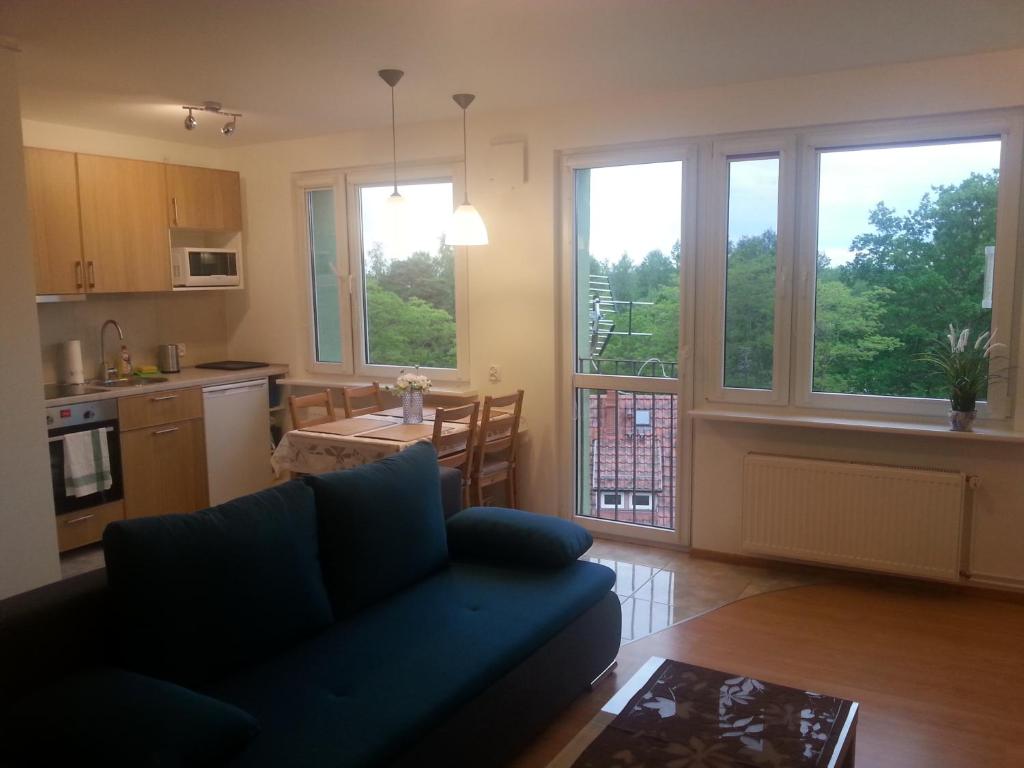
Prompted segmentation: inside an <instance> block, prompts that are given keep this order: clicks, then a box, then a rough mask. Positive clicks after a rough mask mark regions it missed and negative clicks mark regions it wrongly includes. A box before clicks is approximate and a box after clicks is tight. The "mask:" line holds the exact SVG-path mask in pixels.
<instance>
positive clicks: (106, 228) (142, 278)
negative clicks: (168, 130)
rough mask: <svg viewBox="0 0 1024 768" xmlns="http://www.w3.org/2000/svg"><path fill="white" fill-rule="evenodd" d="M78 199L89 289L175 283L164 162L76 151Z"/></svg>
mask: <svg viewBox="0 0 1024 768" xmlns="http://www.w3.org/2000/svg"><path fill="white" fill-rule="evenodd" d="M78 199H79V205H80V209H81V216H82V255H83V257H84V261H85V273H86V285H87V288H88V290H89V291H91V292H95V293H127V292H133V291H168V290H170V289H171V261H170V260H171V254H170V240H169V236H168V226H167V205H166V201H167V182H166V179H165V178H164V165H163V163H152V162H148V161H143V160H124V159H122V158H116V157H99V156H97V155H78Z"/></svg>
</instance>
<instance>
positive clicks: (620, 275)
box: [564, 148, 692, 543]
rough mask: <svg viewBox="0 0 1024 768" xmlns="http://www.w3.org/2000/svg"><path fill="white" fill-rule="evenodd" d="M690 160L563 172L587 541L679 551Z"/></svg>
mask: <svg viewBox="0 0 1024 768" xmlns="http://www.w3.org/2000/svg"><path fill="white" fill-rule="evenodd" d="M689 157H690V154H689V153H688V152H686V151H685V150H681V149H679V148H673V149H671V150H659V151H645V152H643V153H642V154H639V155H638V154H637V153H630V154H622V153H617V154H615V155H605V156H602V155H591V156H587V157H584V156H574V157H570V158H569V159H568V162H567V165H566V169H565V176H564V178H565V182H566V184H567V187H568V190H569V195H568V199H567V200H566V203H567V207H568V210H569V211H571V216H569V217H567V219H566V226H567V230H568V231H567V237H566V245H567V248H568V255H569V256H570V257H571V262H572V263H571V267H570V268H569V269H568V272H569V275H568V276H569V280H568V281H567V282H568V283H569V284H570V285H569V292H570V294H571V295H570V297H569V298H570V302H569V303H570V304H571V307H572V317H571V323H569V324H571V326H572V331H571V333H572V344H571V346H572V353H571V358H570V359H568V360H566V363H567V364H568V365H569V366H570V367H571V371H570V374H569V377H568V378H569V381H570V387H569V389H570V392H569V393H568V394H569V397H570V398H571V407H572V415H573V434H572V437H571V441H572V446H571V455H572V466H573V472H574V478H573V488H572V497H573V511H574V516H575V519H576V520H577V521H579V522H582V523H583V524H584V525H586V526H587V527H588V528H590V529H592V530H594V531H595V532H598V533H601V532H603V533H607V534H611V535H616V534H619V535H622V536H628V537H631V538H640V539H645V540H652V541H668V542H680V541H683V542H684V543H685V541H684V539H685V532H686V531H687V529H688V525H684V524H683V520H682V518H683V515H684V512H685V506H686V505H685V503H684V496H685V493H684V492H685V490H686V489H685V488H683V483H682V478H683V477H684V472H683V471H682V470H683V469H684V466H685V463H684V462H683V460H682V459H683V450H684V444H685V441H684V440H683V435H684V429H683V421H684V418H685V408H684V401H685V398H684V397H683V396H682V395H683V392H684V384H683V382H684V378H686V377H687V376H688V372H687V371H685V370H684V366H683V364H682V361H683V360H684V357H683V355H682V350H683V349H684V348H686V347H687V342H686V338H685V334H684V333H683V329H684V327H685V326H686V325H687V324H686V323H684V322H682V318H683V317H685V316H686V311H685V310H686V306H688V305H689V302H690V298H689V297H687V296H686V291H685V290H684V281H683V279H682V276H683V275H684V274H686V271H687V269H686V263H687V261H688V258H687V253H688V247H687V243H688V241H690V240H691V239H692V238H691V234H690V232H684V210H685V209H686V207H687V201H686V200H684V198H686V197H687V195H686V186H687V185H686V183H685V180H686V178H687V176H688V175H689V174H690V173H691V171H690V169H691V167H692V162H691V161H690V160H689Z"/></svg>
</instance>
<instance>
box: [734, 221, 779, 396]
mask: <svg viewBox="0 0 1024 768" xmlns="http://www.w3.org/2000/svg"><path fill="white" fill-rule="evenodd" d="M776 240H777V238H776V236H775V232H774V231H772V230H768V231H766V232H763V233H762V234H760V235H757V236H755V237H743V238H740V240H739V242H737V243H735V244H733V243H729V247H728V266H727V268H726V302H725V376H724V382H725V386H727V387H744V388H752V389H771V386H772V360H773V349H774V344H775V338H774V329H775V258H776V255H775V254H776Z"/></svg>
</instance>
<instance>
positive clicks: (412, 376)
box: [386, 371, 433, 394]
mask: <svg viewBox="0 0 1024 768" xmlns="http://www.w3.org/2000/svg"><path fill="white" fill-rule="evenodd" d="M432 386H433V383H432V382H431V381H430V379H428V378H427V377H426V376H424V375H423V374H421V373H406V372H405V371H402V372H401V373H399V374H398V378H397V379H395V386H393V387H386V389H387V390H388V391H394V392H398V393H399V394H404V393H406V392H426V391H427V390H429V389H430V388H431V387H432Z"/></svg>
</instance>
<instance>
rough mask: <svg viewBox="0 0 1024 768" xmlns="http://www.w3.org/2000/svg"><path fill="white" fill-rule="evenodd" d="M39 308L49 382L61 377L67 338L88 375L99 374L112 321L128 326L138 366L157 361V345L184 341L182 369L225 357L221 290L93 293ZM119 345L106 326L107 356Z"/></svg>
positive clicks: (128, 340) (130, 346)
mask: <svg viewBox="0 0 1024 768" xmlns="http://www.w3.org/2000/svg"><path fill="white" fill-rule="evenodd" d="M38 310H39V335H40V339H41V341H42V354H43V380H44V381H48V382H50V381H57V380H58V378H59V376H60V345H61V342H64V341H67V340H68V339H79V340H80V341H81V342H82V360H83V363H84V365H85V375H86V378H93V377H95V376H96V375H97V374H98V373H99V366H100V328H101V327H102V325H103V322H104V321H105V320H109V319H114V320H117V322H118V323H120V324H121V327H122V328H123V329H124V336H125V340H124V343H125V344H127V345H128V349H129V351H130V352H131V355H132V362H133V363H134V364H135V365H155V364H156V348H157V345H159V344H177V343H184V344H185V345H186V346H185V348H186V356H185V357H184V358H182V360H181V365H182V366H183V367H184V366H193V365H195V364H196V363H204V362H209V361H211V360H221V359H224V358H225V357H227V335H228V332H227V316H226V312H225V300H224V294H223V293H221V292H220V291H197V292H194V293H185V292H179V293H147V294H132V295H124V296H118V295H104V296H89V297H88V298H87V299H86V300H85V301H76V302H62V303H57V304H39V305H38ZM120 343H121V342H119V341H118V340H117V333H116V332H115V331H114V330H113V329H112V328H108V329H107V350H108V353H107V357H108V358H112V357H113V355H112V353H111V352H110V350H117V349H119V347H118V346H116V345H119V344H120Z"/></svg>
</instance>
